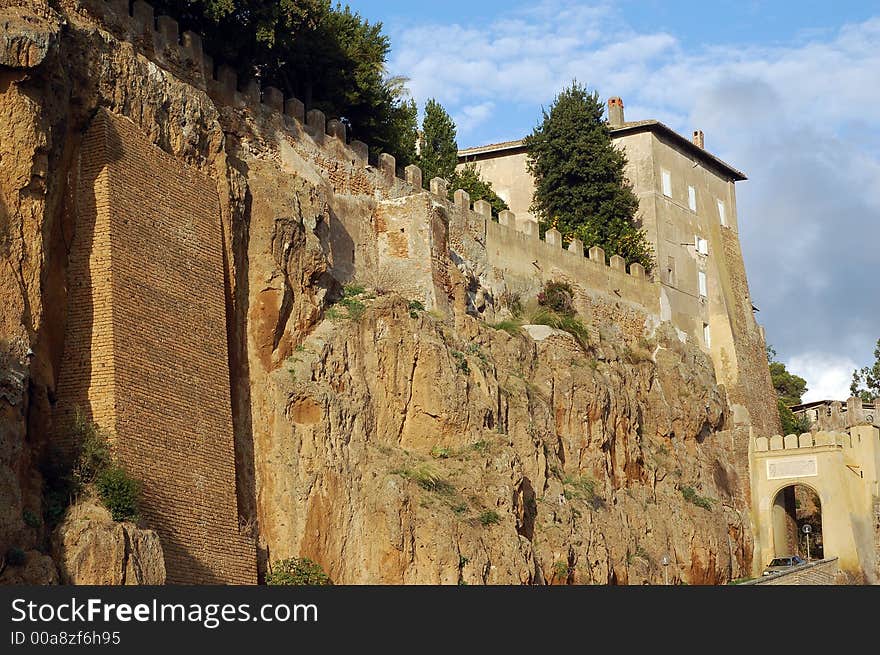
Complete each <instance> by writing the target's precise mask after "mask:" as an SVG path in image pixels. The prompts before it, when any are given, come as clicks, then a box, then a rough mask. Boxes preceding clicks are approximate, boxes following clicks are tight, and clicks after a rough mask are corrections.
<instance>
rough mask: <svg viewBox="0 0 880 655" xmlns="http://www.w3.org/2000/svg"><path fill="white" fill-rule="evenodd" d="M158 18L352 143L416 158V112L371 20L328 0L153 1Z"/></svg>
mask: <svg viewBox="0 0 880 655" xmlns="http://www.w3.org/2000/svg"><path fill="white" fill-rule="evenodd" d="M152 4H153V5H154V7H155V9H156V11H157V13H163V14H167V15H169V16H171V17H173V18H175V19H176V20H177V21H178V22H179V24H180V28H181V30H187V29H188V30H192V31H194V32H198V33H200V34H201V35H202V36H203V47H204V48H205V50H206V52H208V53H209V54H210V55H211V56H212V57H214V60H215V61H216V62H218V63H226V64H228V65H230V66H232V67H233V68H236V69H237V70H238V73H239V75H240V77H242V78H245V79H247V78H252V77H255V78H258V79H259V80H260V82H261V83H262V84H264V85H270V86H275V87H277V88H279V89H281V90H282V91H283V92H284V93H285V95H288V96H296V97H297V98H300V99H301V100H302V101H303V102H304V103H305V105H306V107H307V108H308V109H320V110H321V111H323V112H324V113H325V114H326V115H327V117H328V118H339V119H340V120H342V121H343V122H344V123H346V125H347V126H348V128H349V131H350V133H351V136H352V138H354V139H360V140H361V141H364V142H366V143H368V144H370V146H371V149H372V153H373V154H374V155H376V154H378V152H380V151H381V152H388V153H390V154H392V155H394V156H395V157H396V158H397V162H398V163H399V164H400V165H401V166H407V165H409V164H411V163H413V162H414V161H415V144H416V138H417V111H416V105H415V102H414V101H412V100H410V99H408V98H407V92H406V86H405V81H406V80H405V79H403V78H400V77H393V76H390V75H388V72H387V68H386V63H387V58H388V53H389V51H390V48H391V44H390V42H389V40H388V37H387V36H386V35H385V34H383V33H382V23H370V22H369V21H367V20H366V19H364V18H362V17H361V16H360V14H358V13H357V12H353V11H352V10H351V9H349V8H348V7H347V6H346V7H342V6H341V5H339V4H337V5H335V6H334V5H333V4H332V3H331V0H184V1H183V2H181V1H180V0H154V1H153V2H152Z"/></svg>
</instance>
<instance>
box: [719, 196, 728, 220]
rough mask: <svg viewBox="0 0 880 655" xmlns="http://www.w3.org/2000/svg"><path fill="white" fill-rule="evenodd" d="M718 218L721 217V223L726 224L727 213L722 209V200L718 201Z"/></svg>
mask: <svg viewBox="0 0 880 655" xmlns="http://www.w3.org/2000/svg"><path fill="white" fill-rule="evenodd" d="M718 218H719V219H721V224H722V225H724V226H727V213H726V212H725V209H724V201H723V200H719V201H718Z"/></svg>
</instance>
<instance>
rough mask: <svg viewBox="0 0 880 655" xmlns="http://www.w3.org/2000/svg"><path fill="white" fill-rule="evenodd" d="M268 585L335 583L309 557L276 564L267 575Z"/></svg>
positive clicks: (281, 561)
mask: <svg viewBox="0 0 880 655" xmlns="http://www.w3.org/2000/svg"><path fill="white" fill-rule="evenodd" d="M266 584H267V585H291V586H306V585H308V586H328V585H332V584H333V581H332V580H331V579H330V577H329V576H328V575H327V574H326V573H324V569H322V568H321V565H320V564H318V563H317V562H313V561H312V560H310V559H309V558H308V557H291V558H289V559H283V560H279V561H277V562H275V563H274V564H273V565H272V566H271V570H270V571H269V573H267V574H266Z"/></svg>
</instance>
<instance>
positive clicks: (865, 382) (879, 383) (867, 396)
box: [849, 339, 880, 403]
mask: <svg viewBox="0 0 880 655" xmlns="http://www.w3.org/2000/svg"><path fill="white" fill-rule="evenodd" d="M849 392H850V393H851V394H852V395H853V396H858V397H859V398H861V399H862V401H863V402H866V403H873V402H874V401H876V400H877V399H878V398H880V339H878V340H877V346H876V347H875V348H874V363H873V364H872V365H871V366H865V367H864V368H861V369H856V370H855V371H853V377H852V384H851V385H850V387H849Z"/></svg>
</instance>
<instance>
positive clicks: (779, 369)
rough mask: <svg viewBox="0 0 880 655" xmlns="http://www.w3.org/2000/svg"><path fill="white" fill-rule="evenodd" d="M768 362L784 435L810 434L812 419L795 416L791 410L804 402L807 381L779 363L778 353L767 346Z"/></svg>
mask: <svg viewBox="0 0 880 655" xmlns="http://www.w3.org/2000/svg"><path fill="white" fill-rule="evenodd" d="M767 362H768V363H769V365H770V380H771V381H772V383H773V388H774V389H775V390H776V397H777V400H776V405H777V407H778V409H779V422H780V423H781V424H782V433H783V434H802V433H804V432H809V430H810V419H808V418H807V417H806V416H799V417H798V416H795V415H794V413H793V412H792V411H791V409H789V408H790V407H792V406H794V405H800V404H801V403H802V402H803V395H804V394H805V393H806V392H807V381H806V380H804V379H803V378H802V377H800V376H798V375H794V374H793V373H791V372H789V370H788V369H787V368H786V367H785V364H783V363H782V362H780V361H777V360H776V351H775V350H774V349H773V347H772V346H767Z"/></svg>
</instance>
